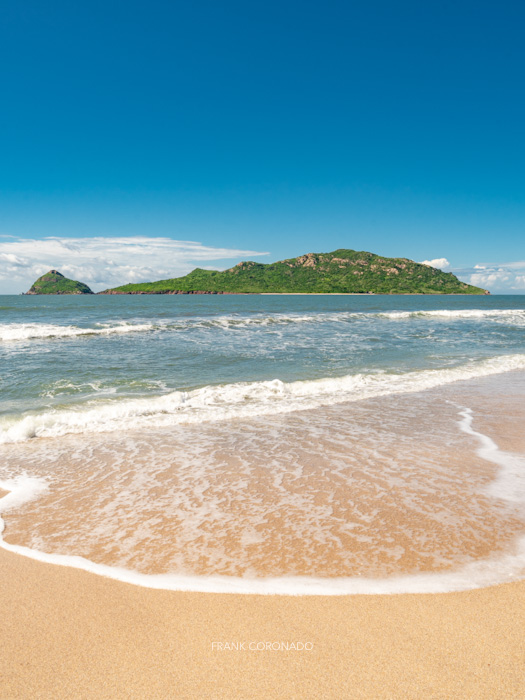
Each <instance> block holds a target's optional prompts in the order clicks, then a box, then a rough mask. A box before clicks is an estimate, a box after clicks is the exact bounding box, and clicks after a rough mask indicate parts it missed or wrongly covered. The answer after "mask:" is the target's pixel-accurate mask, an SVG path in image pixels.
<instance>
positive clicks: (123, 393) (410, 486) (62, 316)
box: [0, 295, 525, 594]
mask: <svg viewBox="0 0 525 700" xmlns="http://www.w3.org/2000/svg"><path fill="white" fill-rule="evenodd" d="M524 396H525V297H524V296H483V297H477V296H443V297H442V296H419V295H414V296H374V295H367V296H345V295H320V296H310V295H286V296H283V295H231V296H229V295H228V296H222V295H220V296H219V295H217V296H216V295H202V296H184V295H180V296H178V295H177V296H162V295H161V296H88V295H86V296H52V297H51V296H41V297H39V296H3V297H0V452H1V454H2V458H1V460H0V490H1V491H2V492H5V495H4V496H3V498H0V516H1V520H0V529H1V528H2V524H3V527H4V531H3V535H2V536H3V540H2V546H3V547H5V548H7V549H11V551H17V552H19V553H22V554H25V555H26V556H32V557H34V558H39V559H42V560H43V561H50V562H54V563H57V564H65V565H70V566H78V567H81V568H85V569H88V570H91V571H95V572H97V573H100V574H102V575H106V576H112V577H115V578H120V579H122V580H127V581H130V582H135V583H137V584H139V585H145V586H150V587H156V588H173V589H179V590H211V591H225V592H259V593H290V594H300V593H321V594H344V593H373V592H402V591H415V592H417V591H441V590H464V589H467V588H475V587H479V586H483V585H489V584H491V583H497V582H501V581H506V580H514V579H519V578H523V576H524V574H525V485H524V481H525V444H524V438H523V419H524V418H525V401H524V400H523V399H524ZM0 495H1V494H0Z"/></svg>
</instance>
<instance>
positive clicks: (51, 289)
mask: <svg viewBox="0 0 525 700" xmlns="http://www.w3.org/2000/svg"><path fill="white" fill-rule="evenodd" d="M26 294H93V292H92V291H91V289H90V288H89V287H88V286H87V284H84V283H83V282H77V281H76V280H70V279H68V278H67V277H64V275H62V274H61V273H60V272H58V270H50V271H49V272H46V274H45V275H42V277H39V278H38V279H37V281H36V282H35V283H34V284H33V286H32V287H31V289H30V290H29V291H28V292H26Z"/></svg>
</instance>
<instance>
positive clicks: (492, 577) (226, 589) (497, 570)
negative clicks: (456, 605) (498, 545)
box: [0, 409, 525, 595]
mask: <svg viewBox="0 0 525 700" xmlns="http://www.w3.org/2000/svg"><path fill="white" fill-rule="evenodd" d="M461 415H462V420H461V422H460V427H461V429H462V430H463V431H464V432H466V433H468V434H470V435H472V436H474V437H476V438H477V439H478V441H479V444H480V446H479V449H478V454H479V456H480V457H482V458H483V459H486V460H489V461H490V462H492V463H495V464H498V465H499V466H500V468H501V470H502V474H503V478H504V480H505V484H506V486H505V489H504V494H505V495H502V496H501V497H504V498H507V499H508V500H514V498H515V497H516V485H517V477H518V475H519V473H518V472H517V471H516V460H515V455H509V454H507V453H505V452H501V451H499V450H498V447H497V445H496V444H495V443H494V442H493V441H492V440H491V439H490V438H488V437H487V436H485V435H483V434H482V433H479V432H476V431H475V430H474V429H473V428H472V413H471V412H470V411H469V410H468V409H463V411H462V412H461ZM522 467H523V464H522ZM46 487H47V485H46V484H45V482H43V481H42V480H39V479H34V478H31V477H28V476H21V477H18V478H16V479H11V480H8V481H0V489H3V490H6V491H9V493H8V494H7V495H6V496H4V497H3V498H1V499H0V516H1V515H2V514H3V513H4V512H5V511H7V510H8V509H12V508H14V507H17V506H20V505H22V504H23V503H25V502H27V501H28V500H31V499H33V498H35V497H37V496H38V495H39V493H41V492H42V490H44V489H45V488H46ZM520 488H521V487H519V486H518V490H517V493H518V494H519V493H521V492H520ZM512 494H514V495H512ZM522 495H523V494H521V495H520V496H519V497H520V498H521V497H522ZM3 529H4V523H3V520H2V519H1V518H0V546H1V547H2V548H3V549H5V550H7V551H9V552H13V553H16V554H21V555H23V556H26V557H29V558H31V559H35V560H37V561H41V562H45V563H48V564H55V565H61V566H70V567H73V568H77V569H82V570H84V571H88V572H91V573H93V574H98V575H101V576H106V577H108V578H111V579H115V580H118V581H122V582H125V583H130V584H135V585H139V586H143V587H146V588H152V589H163V590H176V591H195V592H209V593H243V594H279V595H349V594H354V595H355V594H368V595H370V594H399V593H442V592H449V591H464V590H471V589H475V588H482V587H485V586H490V585H495V584H499V583H503V582H506V581H511V580H517V579H520V578H522V577H523V575H524V573H525V537H521V538H519V539H518V540H517V542H516V543H515V546H514V551H513V552H511V553H508V554H505V555H503V556H497V557H492V558H489V559H484V560H479V561H473V562H470V563H468V564H466V565H464V566H462V567H461V568H459V569H458V570H456V571H450V572H445V573H425V574H410V575H403V576H393V577H389V578H384V579H374V578H362V577H353V578H342V577H341V578H316V577H305V576H300V577H292V576H290V577H279V578H270V577H269V578H249V577H243V578H241V577H234V576H186V575H179V574H142V573H138V572H135V571H131V570H129V569H125V568H121V567H112V566H108V565H104V564H97V563H95V562H92V561H90V560H88V559H85V558H83V557H79V556H72V555H63V554H48V553H45V552H41V551H37V550H33V549H30V548H29V547H24V546H20V545H13V544H9V543H7V542H5V541H4V540H3V538H2V535H1V533H2V532H3Z"/></svg>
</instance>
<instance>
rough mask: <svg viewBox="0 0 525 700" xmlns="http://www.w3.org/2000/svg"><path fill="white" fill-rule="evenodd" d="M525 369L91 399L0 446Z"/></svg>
mask: <svg viewBox="0 0 525 700" xmlns="http://www.w3.org/2000/svg"><path fill="white" fill-rule="evenodd" d="M520 369H525V355H524V354H515V355H504V356H499V357H495V358H492V359H487V360H482V361H471V362H468V363H466V364H464V365H460V366H459V367H454V368H448V369H431V370H419V371H413V372H406V373H400V374H388V373H380V374H365V373H358V374H353V375H347V376H344V377H334V378H323V379H316V380H308V381H295V382H289V383H286V382H282V381H280V380H279V379H275V380H273V381H259V382H237V383H234V384H225V385H208V386H204V387H202V388H200V389H195V390H192V391H172V392H170V393H167V394H163V395H160V396H154V397H144V398H136V399H121V400H118V399H113V400H108V399H106V400H105V401H104V400H99V401H96V400H91V401H86V402H85V403H83V404H80V405H77V406H76V407H75V408H69V409H53V410H47V411H45V412H40V413H37V412H34V413H26V414H22V415H18V416H11V417H9V416H6V417H4V418H2V419H0V443H12V442H22V441H25V440H29V439H31V438H35V437H57V436H61V435H66V434H70V433H76V434H79V433H101V432H111V431H115V430H127V429H135V428H146V427H148V426H150V427H160V426H168V425H177V424H188V423H202V422H207V421H216V420H229V419H239V418H247V417H254V416H263V415H271V414H276V413H289V412H292V411H298V410H306V409H313V408H319V407H321V406H329V405H333V404H338V403H346V402H350V401H359V400H362V399H368V398H373V397H377V396H385V395H389V394H401V393H409V392H416V391H423V390H425V389H431V388H435V387H438V386H442V385H444V384H449V383H451V382H456V381H460V380H466V379H473V378H476V377H486V376H489V375H492V374H499V373H502V372H508V371H511V370H520Z"/></svg>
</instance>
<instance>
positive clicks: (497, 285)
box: [453, 260, 525, 294]
mask: <svg viewBox="0 0 525 700" xmlns="http://www.w3.org/2000/svg"><path fill="white" fill-rule="evenodd" d="M453 272H454V273H455V274H456V275H457V276H458V277H459V278H460V279H461V280H463V281H464V282H468V283H469V284H473V285H475V286H476V287H483V288H484V289H488V290H489V291H491V292H500V293H508V294H520V293H521V294H524V293H525V261H519V260H518V261H515V262H507V263H479V264H477V265H474V267H472V268H466V269H462V270H453Z"/></svg>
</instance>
